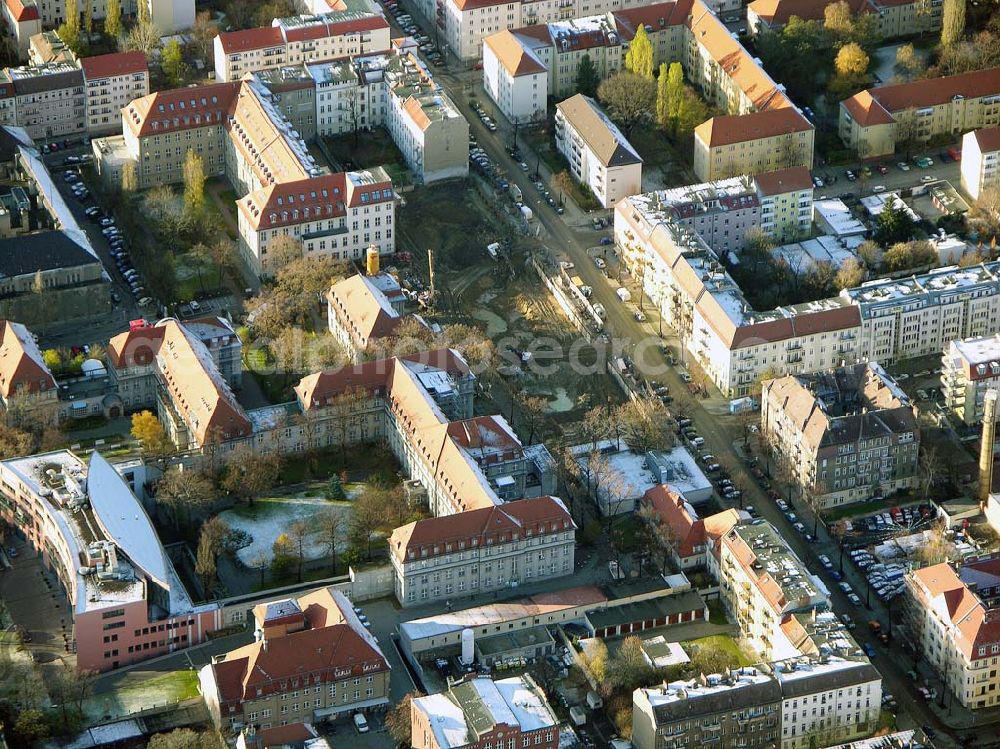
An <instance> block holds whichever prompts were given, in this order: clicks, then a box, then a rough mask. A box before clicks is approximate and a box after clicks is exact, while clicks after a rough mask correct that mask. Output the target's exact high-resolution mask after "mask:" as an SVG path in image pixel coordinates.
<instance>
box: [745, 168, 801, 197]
mask: <svg viewBox="0 0 1000 749" xmlns="http://www.w3.org/2000/svg"><path fill="white" fill-rule="evenodd" d="M754 179H755V180H756V181H757V187H758V188H760V191H761V192H762V193H764V194H765V195H780V194H782V193H786V192H793V191H794V192H797V191H799V190H811V189H812V186H813V182H812V176H811V175H810V174H809V170H808V169H806V168H805V167H804V166H793V167H789V168H788V169H779V170H778V171H776V172H765V173H764V174H758V175H756V176H755V177H754Z"/></svg>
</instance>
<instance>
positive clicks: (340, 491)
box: [326, 474, 347, 500]
mask: <svg viewBox="0 0 1000 749" xmlns="http://www.w3.org/2000/svg"><path fill="white" fill-rule="evenodd" d="M326 498H327V499H329V500H338V499H347V494H346V493H345V492H344V487H343V485H342V484H341V483H340V476H338V475H337V474H333V475H332V476H331V477H330V480H329V481H328V482H327V484H326Z"/></svg>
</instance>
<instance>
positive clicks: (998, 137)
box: [973, 127, 1000, 153]
mask: <svg viewBox="0 0 1000 749" xmlns="http://www.w3.org/2000/svg"><path fill="white" fill-rule="evenodd" d="M973 136H974V137H975V139H976V143H978V144H979V150H980V151H981V152H982V153H990V152H991V151H1000V127H984V128H981V129H980V130H976V131H975V132H973Z"/></svg>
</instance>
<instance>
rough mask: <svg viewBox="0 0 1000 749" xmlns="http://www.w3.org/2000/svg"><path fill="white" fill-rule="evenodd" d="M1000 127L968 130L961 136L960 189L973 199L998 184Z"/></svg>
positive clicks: (999, 178) (999, 180) (999, 175)
mask: <svg viewBox="0 0 1000 749" xmlns="http://www.w3.org/2000/svg"><path fill="white" fill-rule="evenodd" d="M998 164H1000V127H986V128H980V129H979V130H970V131H969V132H967V133H966V134H965V135H963V136H962V176H961V179H962V189H963V190H965V192H966V194H967V195H968V196H969V197H970V198H972V199H973V200H978V199H979V197H980V196H981V195H982V194H983V192H984V191H985V190H989V189H990V188H996V187H998V186H1000V168H998Z"/></svg>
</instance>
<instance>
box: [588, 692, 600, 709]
mask: <svg viewBox="0 0 1000 749" xmlns="http://www.w3.org/2000/svg"><path fill="white" fill-rule="evenodd" d="M587 707H589V708H590V709H591V710H597V709H599V708H602V707H604V700H602V699H601V695H599V694H598V693H597V692H595V691H594V690H590V691H589V692H587Z"/></svg>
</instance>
